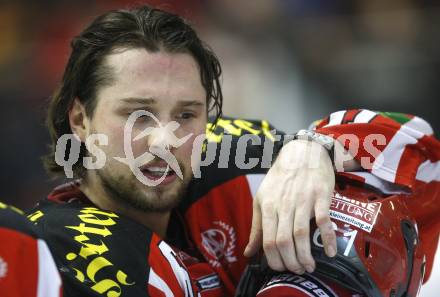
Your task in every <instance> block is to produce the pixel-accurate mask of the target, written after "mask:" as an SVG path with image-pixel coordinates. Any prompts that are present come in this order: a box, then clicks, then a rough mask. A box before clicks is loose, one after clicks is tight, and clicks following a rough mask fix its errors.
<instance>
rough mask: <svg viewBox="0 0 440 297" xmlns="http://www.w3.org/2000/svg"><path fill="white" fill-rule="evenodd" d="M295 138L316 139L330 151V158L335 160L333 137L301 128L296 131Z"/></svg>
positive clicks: (315, 140)
mask: <svg viewBox="0 0 440 297" xmlns="http://www.w3.org/2000/svg"><path fill="white" fill-rule="evenodd" d="M293 139H294V140H296V139H303V140H309V141H314V142H317V143H319V144H320V145H322V146H323V147H324V148H325V149H326V150H327V152H328V154H329V156H330V159H331V160H332V163H333V160H334V148H335V140H334V139H333V138H331V137H330V136H327V135H324V134H320V133H318V132H315V131H310V130H299V131H298V133H296V134H295V135H294V137H293Z"/></svg>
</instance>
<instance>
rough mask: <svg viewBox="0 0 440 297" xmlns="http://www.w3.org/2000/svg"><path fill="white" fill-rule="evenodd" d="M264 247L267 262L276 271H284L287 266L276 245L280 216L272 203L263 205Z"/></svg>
mask: <svg viewBox="0 0 440 297" xmlns="http://www.w3.org/2000/svg"><path fill="white" fill-rule="evenodd" d="M261 213H262V216H261V217H262V226H263V249H264V253H265V255H266V258H267V264H268V265H269V267H270V268H272V269H273V270H276V271H284V270H285V267H284V264H283V261H282V259H281V255H280V253H279V252H278V249H277V246H276V234H277V226H278V218H277V215H276V212H275V208H274V206H273V205H272V204H266V205H263V206H262V209H261Z"/></svg>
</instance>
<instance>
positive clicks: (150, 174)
mask: <svg viewBox="0 0 440 297" xmlns="http://www.w3.org/2000/svg"><path fill="white" fill-rule="evenodd" d="M142 173H143V174H144V176H145V177H146V178H148V179H150V180H152V181H156V180H159V179H161V178H162V177H163V176H164V177H165V178H164V180H163V181H162V182H161V183H160V184H161V185H164V184H168V183H170V182H172V181H174V180H175V178H176V177H177V175H176V173H175V172H174V170H172V169H171V168H170V167H169V166H164V167H163V166H148V167H145V168H143V169H142Z"/></svg>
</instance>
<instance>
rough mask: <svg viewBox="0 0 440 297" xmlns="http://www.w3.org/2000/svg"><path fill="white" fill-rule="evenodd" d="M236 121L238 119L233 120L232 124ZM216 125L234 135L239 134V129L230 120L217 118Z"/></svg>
mask: <svg viewBox="0 0 440 297" xmlns="http://www.w3.org/2000/svg"><path fill="white" fill-rule="evenodd" d="M236 121H239V120H235V121H234V124H235V122H236ZM217 126H219V127H222V128H223V129H225V131H226V132H228V133H229V134H231V135H235V136H240V135H241V129H240V128H237V127H235V126H234V125H233V124H232V121H231V120H224V119H218V121H217Z"/></svg>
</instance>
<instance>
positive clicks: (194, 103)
mask: <svg viewBox="0 0 440 297" xmlns="http://www.w3.org/2000/svg"><path fill="white" fill-rule="evenodd" d="M177 104H178V105H180V106H182V107H186V106H196V107H197V106H205V104H204V103H203V102H200V101H197V100H187V101H186V100H182V101H179V102H177Z"/></svg>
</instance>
